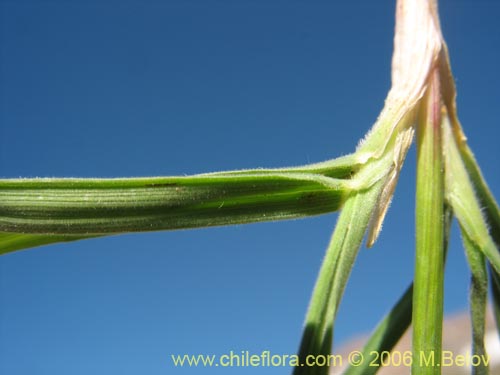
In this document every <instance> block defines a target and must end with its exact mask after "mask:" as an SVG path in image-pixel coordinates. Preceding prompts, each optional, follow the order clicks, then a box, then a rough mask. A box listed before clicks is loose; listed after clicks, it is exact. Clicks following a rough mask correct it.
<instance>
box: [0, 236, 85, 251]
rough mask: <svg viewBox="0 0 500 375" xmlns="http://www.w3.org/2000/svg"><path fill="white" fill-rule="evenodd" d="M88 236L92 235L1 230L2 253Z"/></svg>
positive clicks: (0, 244) (0, 248)
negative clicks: (26, 232) (25, 232)
mask: <svg viewBox="0 0 500 375" xmlns="http://www.w3.org/2000/svg"><path fill="white" fill-rule="evenodd" d="M86 238H92V237H90V236H85V237H82V236H69V235H68V236H64V235H48V234H23V233H5V232H0V255H3V254H7V253H10V252H13V251H17V250H22V249H27V248H30V247H35V246H42V245H49V244H52V243H57V242H69V241H76V240H82V239H86Z"/></svg>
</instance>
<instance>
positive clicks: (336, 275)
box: [294, 159, 390, 375]
mask: <svg viewBox="0 0 500 375" xmlns="http://www.w3.org/2000/svg"><path fill="white" fill-rule="evenodd" d="M388 160H389V161H390V159H388ZM382 186H383V184H382V182H381V181H379V182H378V183H376V184H375V185H374V186H372V187H371V188H370V189H368V190H365V191H361V192H359V193H357V194H355V195H353V196H352V197H350V198H349V199H348V200H347V201H346V203H345V206H344V208H343V209H342V212H341V214H340V216H339V219H338V222H337V225H336V227H335V230H334V233H333V235H332V238H331V241H330V244H329V246H328V249H327V252H326V256H325V259H324V261H323V264H322V266H321V270H320V273H319V276H318V280H317V282H316V286H315V288H314V292H313V296H312V298H311V304H310V306H309V311H308V313H307V317H306V321H305V327H304V332H303V336H302V341H301V345H300V349H299V358H300V363H301V364H302V365H303V366H300V367H295V369H294V374H295V375H305V374H307V375H326V374H328V371H329V368H328V367H327V366H323V367H319V366H315V367H311V366H308V365H307V364H308V362H307V358H308V356H310V355H312V356H317V355H329V354H330V353H331V350H332V338H333V325H334V320H335V316H336V314H337V310H338V306H339V303H340V300H341V298H342V295H343V292H344V289H345V286H346V283H347V280H348V278H349V275H350V272H351V269H352V265H353V263H354V261H355V259H356V256H357V253H358V250H359V247H360V246H361V243H362V241H363V236H364V234H365V232H366V229H367V226H368V223H369V221H370V218H371V215H372V211H373V209H374V207H375V205H376V204H377V201H378V198H379V195H380V192H381V190H382Z"/></svg>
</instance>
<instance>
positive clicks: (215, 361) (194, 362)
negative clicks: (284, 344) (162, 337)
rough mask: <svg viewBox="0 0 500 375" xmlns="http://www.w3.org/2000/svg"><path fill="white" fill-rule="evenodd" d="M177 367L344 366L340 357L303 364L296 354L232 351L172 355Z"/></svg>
mask: <svg viewBox="0 0 500 375" xmlns="http://www.w3.org/2000/svg"><path fill="white" fill-rule="evenodd" d="M170 358H171V360H172V363H173V365H174V366H175V367H296V366H342V356H339V355H333V354H331V355H309V356H307V357H306V358H305V359H304V363H301V362H300V360H299V356H298V355H296V354H271V352H270V351H269V350H265V351H263V352H261V353H260V354H252V353H250V352H249V351H248V350H242V351H240V352H234V351H232V350H231V351H230V352H229V353H227V354H222V355H215V354H171V355H170Z"/></svg>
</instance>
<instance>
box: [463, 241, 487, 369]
mask: <svg viewBox="0 0 500 375" xmlns="http://www.w3.org/2000/svg"><path fill="white" fill-rule="evenodd" d="M462 237H463V243H464V248H465V253H466V255H467V261H468V263H469V267H470V270H471V287H470V292H469V299H470V313H471V321H472V354H473V355H477V356H478V357H479V358H487V353H486V348H485V345H484V333H485V327H486V304H487V301H488V272H487V271H486V263H485V259H484V254H483V253H482V252H481V250H480V249H478V248H477V247H476V246H475V244H474V243H473V242H472V241H470V239H469V238H468V237H467V235H466V234H465V233H464V234H463V236H462ZM472 373H473V374H475V375H487V374H488V373H489V371H488V361H480V363H479V365H477V366H472Z"/></svg>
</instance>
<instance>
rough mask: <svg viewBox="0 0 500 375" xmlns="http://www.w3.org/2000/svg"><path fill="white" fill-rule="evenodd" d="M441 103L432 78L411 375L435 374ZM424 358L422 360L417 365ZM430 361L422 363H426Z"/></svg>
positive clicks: (420, 187) (423, 125) (420, 133)
mask: <svg viewBox="0 0 500 375" xmlns="http://www.w3.org/2000/svg"><path fill="white" fill-rule="evenodd" d="M441 147H442V146H441V97H440V90H439V77H438V75H437V73H436V72H434V73H433V74H432V76H431V78H430V83H429V89H428V92H427V94H426V97H425V98H424V102H423V103H422V108H421V117H420V118H419V124H418V129H417V192H416V195H417V199H416V261H415V281H414V291H413V365H412V374H414V375H423V374H425V375H430V374H440V373H441V372H440V367H439V366H440V363H441V337H442V324H443V271H444V270H443V268H444V249H443V245H444V221H443V214H444V181H443V163H442V148H441ZM422 356H424V357H425V358H424V360H422V358H423V357H422ZM429 358H430V359H432V360H429V361H427V359H429Z"/></svg>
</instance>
